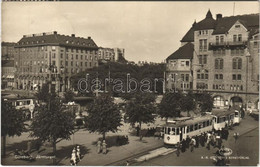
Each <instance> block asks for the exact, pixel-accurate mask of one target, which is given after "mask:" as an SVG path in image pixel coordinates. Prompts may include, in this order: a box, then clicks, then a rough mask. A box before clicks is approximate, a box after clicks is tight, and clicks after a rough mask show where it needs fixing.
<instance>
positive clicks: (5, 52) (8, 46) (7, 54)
mask: <svg viewBox="0 0 260 167" xmlns="http://www.w3.org/2000/svg"><path fill="white" fill-rule="evenodd" d="M15 44H16V43H14V42H2V43H1V48H2V49H1V55H2V56H1V58H2V60H14V53H15V52H14V46H15Z"/></svg>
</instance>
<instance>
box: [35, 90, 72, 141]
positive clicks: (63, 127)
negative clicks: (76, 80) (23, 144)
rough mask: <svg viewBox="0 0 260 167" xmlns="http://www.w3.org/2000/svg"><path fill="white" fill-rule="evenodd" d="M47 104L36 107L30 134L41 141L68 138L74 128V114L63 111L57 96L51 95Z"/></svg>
mask: <svg viewBox="0 0 260 167" xmlns="http://www.w3.org/2000/svg"><path fill="white" fill-rule="evenodd" d="M49 98H50V99H49V102H48V104H47V105H40V106H39V107H37V108H36V114H35V117H34V119H33V121H32V124H31V128H32V133H31V136H34V137H38V138H40V139H41V140H43V141H51V140H53V139H54V140H57V139H59V138H61V139H70V135H71V134H73V130H74V117H75V116H74V115H73V114H72V113H71V112H69V111H64V110H63V107H62V103H61V100H60V98H59V97H57V96H55V95H51V96H50V97H49Z"/></svg>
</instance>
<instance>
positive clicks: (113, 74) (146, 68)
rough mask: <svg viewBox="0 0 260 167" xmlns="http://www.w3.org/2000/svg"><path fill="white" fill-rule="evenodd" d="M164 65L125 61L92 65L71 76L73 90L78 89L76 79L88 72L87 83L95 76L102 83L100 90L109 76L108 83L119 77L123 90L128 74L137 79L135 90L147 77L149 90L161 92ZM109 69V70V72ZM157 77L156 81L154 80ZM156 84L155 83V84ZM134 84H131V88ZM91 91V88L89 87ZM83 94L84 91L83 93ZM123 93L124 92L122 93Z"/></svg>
mask: <svg viewBox="0 0 260 167" xmlns="http://www.w3.org/2000/svg"><path fill="white" fill-rule="evenodd" d="M164 70H165V69H164V66H163V65H161V64H159V65H157V64H153V65H150V64H145V65H143V66H138V65H135V64H125V63H117V62H109V63H106V64H102V65H100V66H98V67H94V68H92V69H88V70H86V71H84V72H81V73H78V74H76V75H75V76H73V77H72V85H73V87H74V89H75V90H78V81H79V80H80V79H82V78H86V74H87V73H88V74H89V75H88V81H89V85H91V84H90V82H91V81H93V80H95V79H96V78H97V77H98V79H99V80H100V81H102V83H103V87H102V90H105V88H104V87H105V86H104V85H105V79H107V80H108V78H109V76H110V78H111V79H113V80H111V81H112V82H110V85H114V84H115V83H113V82H114V81H115V79H120V80H121V81H123V84H124V91H126V83H127V74H130V78H134V79H136V80H137V81H138V83H139V85H138V86H139V87H138V88H137V92H140V85H141V84H140V82H141V81H142V80H143V79H148V80H149V81H150V88H149V90H150V91H154V92H155V91H156V92H158V93H162V91H163V86H162V85H163V82H162V79H163V72H164ZM109 71H110V72H109ZM156 79H158V81H157V80H156ZM155 80H156V81H155ZM155 84H156V85H155ZM106 85H107V89H109V87H108V86H109V85H108V84H106ZM133 86H134V85H131V88H133ZM89 91H91V89H89ZM81 93H82V92H81ZM112 93H113V95H114V96H119V95H121V94H119V93H116V92H112ZM83 94H85V93H83ZM123 94H125V93H123Z"/></svg>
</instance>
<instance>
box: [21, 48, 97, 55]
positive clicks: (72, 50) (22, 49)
mask: <svg viewBox="0 0 260 167" xmlns="http://www.w3.org/2000/svg"><path fill="white" fill-rule="evenodd" d="M35 48H36V47H35ZM56 49H57V48H56V46H52V47H51V50H52V51H56ZM40 50H42V51H43V50H45V51H48V47H47V46H41V47H37V48H36V49H31V48H21V51H23V52H39V51H40ZM60 51H61V52H64V50H63V49H61V50H60ZM65 51H66V52H76V53H86V54H98V51H97V50H88V49H74V48H66V49H65Z"/></svg>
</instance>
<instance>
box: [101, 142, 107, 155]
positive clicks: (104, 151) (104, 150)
mask: <svg viewBox="0 0 260 167" xmlns="http://www.w3.org/2000/svg"><path fill="white" fill-rule="evenodd" d="M102 152H103V154H106V153H107V144H106V141H105V140H103V143H102Z"/></svg>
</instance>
